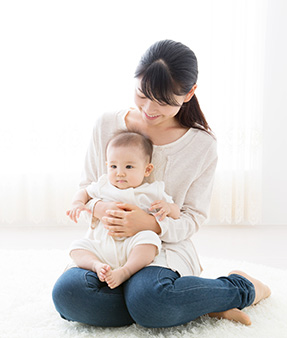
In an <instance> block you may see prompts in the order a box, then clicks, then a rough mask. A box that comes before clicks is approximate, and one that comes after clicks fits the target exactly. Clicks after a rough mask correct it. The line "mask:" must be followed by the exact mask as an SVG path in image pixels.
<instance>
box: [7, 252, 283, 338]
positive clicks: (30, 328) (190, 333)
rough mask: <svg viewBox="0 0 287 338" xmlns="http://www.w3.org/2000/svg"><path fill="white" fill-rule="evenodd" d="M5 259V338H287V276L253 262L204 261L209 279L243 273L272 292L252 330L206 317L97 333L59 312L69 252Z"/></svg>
mask: <svg viewBox="0 0 287 338" xmlns="http://www.w3.org/2000/svg"><path fill="white" fill-rule="evenodd" d="M0 254H1V261H0V271H1V279H0V337H1V338H14V337H17V338H26V337H31V338H53V337H56V338H62V337H63V338H64V337H65V338H66V337H75V338H76V337H77V338H90V337H113V338H114V337H162V338H163V337H181V338H185V337H200V338H207V337H208V338H210V337H212V338H217V337H218V338H225V337H226V338H233V337H238V338H244V337H248V338H253V337H254V338H255V337H258V338H277V337H278V338H283V337H287V324H286V323H287V320H286V319H287V270H279V269H275V268H270V267H267V266H263V265H255V264H251V263H247V262H238V261H229V260H218V259H212V258H204V257H202V258H201V261H202V265H203V266H204V268H205V271H204V273H203V276H204V277H218V276H220V275H226V274H227V273H228V272H229V271H230V270H232V269H234V268H237V269H241V270H244V271H246V272H247V273H250V274H252V275H254V276H256V277H258V278H259V279H261V280H263V281H265V282H266V284H268V285H269V286H270V287H271V289H272V295H271V297H270V298H269V299H266V300H264V301H262V302H261V303H260V304H258V305H256V306H254V307H250V308H247V309H245V310H244V311H245V312H246V313H248V315H249V316H250V317H251V320H252V325H251V326H249V327H247V326H244V325H242V324H238V323H234V322H230V321H227V320H222V319H221V320H218V319H211V318H209V317H207V316H204V317H202V318H199V319H197V320H196V321H193V322H191V323H189V324H187V325H183V326H178V327H174V328H169V329H145V328H143V327H140V326H138V325H131V326H128V327H122V328H96V327H89V326H86V325H81V324H77V323H71V322H67V321H64V320H63V319H61V318H60V316H59V315H58V313H57V312H56V311H55V309H54V305H53V303H52V299H51V292H52V288H53V285H54V282H55V281H56V279H57V278H58V276H59V275H60V274H61V273H62V271H63V269H64V267H65V265H66V263H67V260H68V254H67V252H64V251H59V250H52V251H48V250H46V251H44V250H43V251H40V250H39V251H36V250H29V251H24V250H23V251H8V250H0Z"/></svg>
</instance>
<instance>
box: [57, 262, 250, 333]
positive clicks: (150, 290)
mask: <svg viewBox="0 0 287 338" xmlns="http://www.w3.org/2000/svg"><path fill="white" fill-rule="evenodd" d="M254 298H255V290H254V286H253V284H252V283H251V282H250V281H248V280H247V279H246V278H244V277H242V276H240V275H236V274H233V275H230V276H228V277H220V278H217V279H208V278H201V277H195V276H186V277H180V276H179V274H178V273H176V272H174V271H172V270H170V269H166V268H162V267H158V266H149V267H146V268H144V269H142V270H140V271H139V272H137V273H136V274H135V275H133V276H132V277H131V278H130V279H129V280H128V281H126V282H125V283H123V284H122V285H120V286H119V287H117V288H116V289H113V290H112V289H110V288H109V287H108V286H107V284H106V283H103V282H101V281H100V280H99V279H98V277H97V274H96V273H94V272H92V271H88V270H83V269H80V268H72V269H70V270H67V271H66V272H64V274H63V275H62V276H60V278H59V279H58V281H57V282H56V284H55V286H54V289H53V301H54V304H55V307H56V309H57V311H58V312H59V313H60V315H61V316H62V317H63V318H64V319H67V320H70V321H76V322H81V323H85V324H89V325H94V326H105V327H107V326H109V327H112V326H124V325H130V324H132V323H137V324H140V325H142V326H145V327H152V328H159V327H170V326H177V325H181V324H185V323H188V322H190V321H192V320H193V319H195V318H197V317H199V316H201V315H204V314H207V313H210V312H221V311H225V310H228V309H232V308H239V309H242V308H244V307H246V306H249V305H251V304H252V303H253V301H254Z"/></svg>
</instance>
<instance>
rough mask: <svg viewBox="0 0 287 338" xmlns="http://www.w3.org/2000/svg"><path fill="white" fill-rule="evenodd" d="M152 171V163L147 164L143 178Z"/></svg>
mask: <svg viewBox="0 0 287 338" xmlns="http://www.w3.org/2000/svg"><path fill="white" fill-rule="evenodd" d="M152 171H153V164H152V163H149V164H148V165H147V166H146V168H145V174H144V176H145V177H148V176H149V175H150V174H151V172H152Z"/></svg>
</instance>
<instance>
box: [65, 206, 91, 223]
mask: <svg viewBox="0 0 287 338" xmlns="http://www.w3.org/2000/svg"><path fill="white" fill-rule="evenodd" d="M82 211H87V212H88V213H89V214H91V213H92V212H91V210H90V209H89V208H87V207H86V205H85V204H78V205H75V206H73V207H72V209H71V210H68V211H67V212H66V215H67V216H69V217H70V218H71V220H72V221H74V222H75V223H78V219H79V217H80V214H81V212H82Z"/></svg>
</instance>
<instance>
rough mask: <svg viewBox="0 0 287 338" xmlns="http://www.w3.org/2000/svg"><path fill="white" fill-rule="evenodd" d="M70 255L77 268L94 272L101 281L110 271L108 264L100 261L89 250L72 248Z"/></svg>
mask: <svg viewBox="0 0 287 338" xmlns="http://www.w3.org/2000/svg"><path fill="white" fill-rule="evenodd" d="M70 256H71V257H72V259H73V261H74V262H75V263H76V264H77V266H78V267H79V268H82V269H87V270H91V271H94V272H96V274H97V275H98V277H99V280H100V281H101V282H104V281H105V279H106V274H107V273H108V272H109V271H110V269H111V268H110V266H109V265H108V264H104V263H102V262H101V261H100V260H99V259H98V257H97V256H96V255H95V254H94V253H92V252H91V251H88V250H85V249H74V250H72V251H71V252H70Z"/></svg>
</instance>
